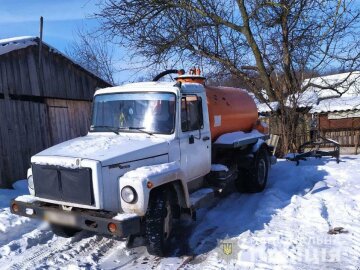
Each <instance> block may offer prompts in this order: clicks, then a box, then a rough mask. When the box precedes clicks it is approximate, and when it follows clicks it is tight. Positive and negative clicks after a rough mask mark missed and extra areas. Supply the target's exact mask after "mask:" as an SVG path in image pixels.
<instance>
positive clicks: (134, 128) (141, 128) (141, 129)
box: [119, 127, 153, 135]
mask: <svg viewBox="0 0 360 270" xmlns="http://www.w3.org/2000/svg"><path fill="white" fill-rule="evenodd" d="M144 128H145V127H124V128H119V129H129V130H132V129H133V130H137V131H140V132H142V133H146V134H148V135H153V133H151V132H149V131H146V130H144Z"/></svg>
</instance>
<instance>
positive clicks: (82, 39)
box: [66, 30, 116, 85]
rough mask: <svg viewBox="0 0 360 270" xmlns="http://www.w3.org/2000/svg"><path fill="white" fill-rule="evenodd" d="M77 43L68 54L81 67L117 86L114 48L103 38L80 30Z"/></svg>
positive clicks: (69, 48)
mask: <svg viewBox="0 0 360 270" xmlns="http://www.w3.org/2000/svg"><path fill="white" fill-rule="evenodd" d="M77 38H78V39H77V41H75V42H74V43H72V44H71V45H70V46H69V47H68V48H67V50H66V53H67V54H68V55H69V56H70V57H71V58H73V59H74V61H75V62H77V63H78V64H79V65H81V66H83V67H84V68H86V69H88V70H89V71H91V72H93V73H94V74H96V75H97V76H99V77H100V78H103V79H104V80H106V81H107V82H109V83H111V84H112V85H115V78H114V75H115V73H116V69H115V66H114V48H113V47H112V46H111V45H110V44H109V42H108V40H106V39H105V38H104V37H103V36H97V35H95V34H93V33H89V32H86V31H84V30H78V32H77Z"/></svg>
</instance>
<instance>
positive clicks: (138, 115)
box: [90, 92, 175, 134]
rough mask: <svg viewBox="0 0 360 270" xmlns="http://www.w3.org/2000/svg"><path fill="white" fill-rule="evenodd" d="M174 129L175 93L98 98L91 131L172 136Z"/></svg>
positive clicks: (120, 94)
mask: <svg viewBox="0 0 360 270" xmlns="http://www.w3.org/2000/svg"><path fill="white" fill-rule="evenodd" d="M174 128H175V95H174V94H171V93H158V92H152V93H143V92H141V93H119V94H103V95H97V96H95V99H94V108H93V117H92V121H91V128H90V130H91V131H113V132H118V131H120V132H122V131H125V132H146V133H149V134H152V133H161V134H171V133H173V132H174Z"/></svg>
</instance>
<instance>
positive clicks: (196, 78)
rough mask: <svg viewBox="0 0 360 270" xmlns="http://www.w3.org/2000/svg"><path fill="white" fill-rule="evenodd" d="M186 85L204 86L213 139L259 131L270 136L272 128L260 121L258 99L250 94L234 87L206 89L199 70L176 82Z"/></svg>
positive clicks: (195, 69)
mask: <svg viewBox="0 0 360 270" xmlns="http://www.w3.org/2000/svg"><path fill="white" fill-rule="evenodd" d="M175 79H176V80H177V81H179V82H182V83H199V84H203V85H204V87H205V91H206V97H207V103H208V109H209V119H210V131H211V139H212V141H215V140H216V139H217V138H218V137H219V136H220V135H222V134H225V133H229V132H235V131H244V132H250V131H251V130H253V129H256V130H258V131H260V132H262V133H268V128H267V127H266V126H265V125H263V124H262V123H261V122H260V121H259V120H258V111H257V107H256V104H255V101H254V99H253V98H252V97H251V96H250V95H249V94H248V92H247V91H245V90H243V89H240V88H234V87H214V86H207V85H205V77H203V76H201V71H200V69H199V68H195V67H194V68H193V69H191V70H190V72H189V74H187V75H186V74H180V76H179V77H177V78H175Z"/></svg>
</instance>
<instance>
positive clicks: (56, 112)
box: [45, 99, 91, 144]
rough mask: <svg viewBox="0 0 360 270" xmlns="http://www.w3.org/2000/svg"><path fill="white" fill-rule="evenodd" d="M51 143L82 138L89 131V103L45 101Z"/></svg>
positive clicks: (57, 100)
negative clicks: (47, 109)
mask: <svg viewBox="0 0 360 270" xmlns="http://www.w3.org/2000/svg"><path fill="white" fill-rule="evenodd" d="M45 102H46V104H47V105H48V108H49V123H50V134H51V138H52V143H53V144H57V143H60V142H63V141H66V140H69V139H71V138H75V137H78V136H84V135H86V133H87V132H88V130H89V124H90V114H91V103H90V102H87V101H75V100H59V99H46V101H45Z"/></svg>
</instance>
